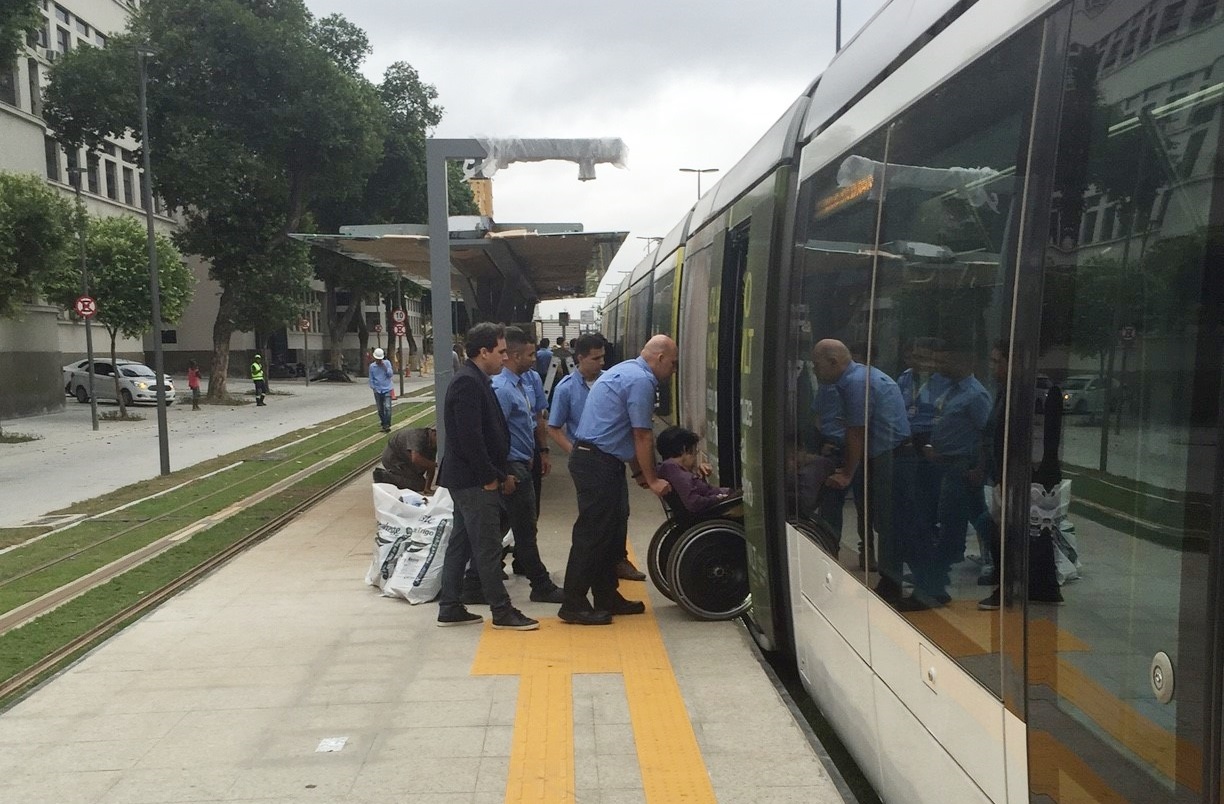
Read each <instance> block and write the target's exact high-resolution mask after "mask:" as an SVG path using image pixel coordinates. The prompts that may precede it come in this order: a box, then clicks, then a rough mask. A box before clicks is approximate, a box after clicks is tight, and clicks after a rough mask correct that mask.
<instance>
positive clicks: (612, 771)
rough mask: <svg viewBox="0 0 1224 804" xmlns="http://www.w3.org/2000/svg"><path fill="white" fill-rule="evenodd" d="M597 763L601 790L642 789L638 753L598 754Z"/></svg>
mask: <svg viewBox="0 0 1224 804" xmlns="http://www.w3.org/2000/svg"><path fill="white" fill-rule="evenodd" d="M595 763H596V765H597V767H598V768H599V789H600V790H602V791H605V792H606V791H608V790H618V789H625V788H628V789H632V790H640V789H642V770H641V768H640V767H639V766H638V757H637V754H636V753H633V754H596V756H595Z"/></svg>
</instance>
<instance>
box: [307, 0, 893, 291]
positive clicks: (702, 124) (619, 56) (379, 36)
mask: <svg viewBox="0 0 1224 804" xmlns="http://www.w3.org/2000/svg"><path fill="white" fill-rule="evenodd" d="M882 4H883V2H882V0H861V1H860V2H856V3H845V4H844V5H845V11H844V21H843V30H844V31H845V32H846V33H845V35H844V36H843V39H849V38H850V33H851V32H852V31H854V30H857V29H858V27H860V26H861V25H862V24H863V23H864V22H865V21H866V20H867V19H868V17H869V16H870V15H871V14H874V13H875V11H876V9H877V8H879V6H880V5H882ZM307 5H308V6H309V7H310V9H311V11H312V12H313V13H315V14H316V15H319V16H322V15H326V14H330V13H341V14H344V15H345V16H346V17H347V18H348V19H349V20H350V21H351V22H353V23H355V24H357V25H359V26H361V27H362V28H363V29H364V30H365V31H366V32H367V33H368V34H369V36H370V42H371V44H372V46H373V48H374V53H373V55H372V56H371V58H370V59H369V61H368V63H367V64H366V66H365V72H366V74H367V75H368V76H369V77H370V78H371V80H375V81H377V80H379V78H380V77H381V74H382V71H383V70H384V69H385V68H386V66H387V65H388V64H390V63H391V62H394V61H401V60H402V61H407V62H408V63H410V64H412V66H413V67H415V68H416V69H417V71H418V72H419V73H420V75H421V79H422V80H423V81H426V82H428V83H431V84H433V85H434V86H435V87H437V89H438V93H439V102H440V103H441V104H442V106H443V107H445V110H446V113H445V116H444V118H443V121H442V123H441V125H440V126H439V127H438V129H437V131H436V132H435V134H436V135H437V136H440V137H473V136H522V137H609V136H610V137H621V138H622V139H624V140H625V142H626V143H627V145H628V146H629V149H630V161H629V169H628V170H625V171H621V170H616V169H615V168H612V167H610V166H607V165H600V166H598V167H597V174H598V177H599V178H598V179H597V180H596V181H592V182H578V181H577V180H576V178H577V167H576V166H575V165H573V164H570V163H562V162H548V163H541V164H517V165H513V166H512V167H511V168H509V169H507V170H504V171H501V172H499V173H498V174H497V177H496V178H495V179H494V183H493V203H494V216H495V217H496V219H497V220H499V221H506V222H511V221H515V222H531V221H540V222H544V221H573V222H579V223H582V224H584V225H585V227H586V228H587V229H588V230H591V231H608V230H612V231H628V232H629V233H630V239H629V240H627V241H626V244H625V246H624V248H622V250H621V253H620V254H618V255H617V258H616V259H615V260H614V261H613V263H612V268H611V271H613V272H614V271H619V270H624V269H628V268H632V267H633V265H635V264H636V263H637V262H638V261H639V260H640V259H641V257H642V255H643V244H644V242H645V241H642V240H638V239H636V238H638V237H649V236H661V235H665V234H666V233H667V232H668V231H670V230H671V229H672V227H673V226H674V225H675V224H676V223H677V222H678V221H679V220H680V219H681V218H682V217H683V215H684V214H685V212H686V211H687V210H688V208H689V207H690V206H691V205H692V203H693V202H694V200H695V198H696V178H695V177H694V176H693V175H692V174H685V173H680V172H679V171H678V170H677V168H680V167H702V168H704V167H716V168H719V170H720V171H721V172H723V173H725V172H726V171H727V170H728V169H730V168H731V167H732V166H733V165H734V164H735V163H736V162H737V161H738V160H739V159H740V157H742V156H743V155H744V154H745V153H746V152H747V151H748V149H749V148H750V147H751V146H752V144H753V143H755V142H756V141H757V140H758V139H759V138H760V137H761V135H763V134H764V133H765V131H766V129H768V127H769V126H770V125H771V124H772V123H773V122H774V121H775V120H776V119H777V118H778V116H779V115H781V114H782V112H784V111H785V110H786V108H787V107H788V106H789V105H790V103H791V102H792V101H793V100H794V99H795V98H796V97H798V96H799V94H800V93H801V92H802V91H803V90H804V89H805V88H806V87H807V86H808V85H809V84H810V83H811V81H812V80H813V79H814V78H815V77H816V76H818V75H819V74H820V72H821V71H822V70H823V69H824V67H825V66H826V65H827V63H828V61H829V59H830V58H831V57H832V55H833V31H832V29H833V15H834V7H835V6H834V3H833V2H832V1H831V0H830V2H823V3H812V2H810V0H807V2H799V1H798V0H780V1H779V2H770V3H765V4H760V5H757V6H750V5H745V4H743V3H739V2H736V3H731V2H726V0H716V2H702V3H699V2H694V1H693V0H684V1H682V2H669V3H658V2H649V3H648V2H644V1H643V0H622V2H618V3H609V4H595V3H590V4H584V3H572V2H570V3H561V2H558V1H557V0H543V2H540V1H538V0H537V2H534V3H531V4H521V6H520V5H508V4H504V3H492V2H487V1H486V0H475V1H474V2H469V3H464V4H460V5H454V4H452V3H446V2H441V1H440V0H430V1H429V2H415V3H411V4H403V3H401V2H395V3H393V2H391V1H390V0H366V1H365V2H363V3H360V4H352V3H349V2H341V0H307ZM719 175H720V174H717V173H716V174H712V175H708V176H704V177H703V180H702V189H703V191H704V190H707V189H708V188H709V187H710V186H712V184H713V182H714V181H715V180H716V179H717V178H718V176H719Z"/></svg>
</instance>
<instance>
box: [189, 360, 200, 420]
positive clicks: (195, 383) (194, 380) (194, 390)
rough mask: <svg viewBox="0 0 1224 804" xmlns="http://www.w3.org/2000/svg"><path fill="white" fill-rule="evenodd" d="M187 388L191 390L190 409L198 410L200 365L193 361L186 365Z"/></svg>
mask: <svg viewBox="0 0 1224 804" xmlns="http://www.w3.org/2000/svg"><path fill="white" fill-rule="evenodd" d="M187 387H188V388H190V389H191V409H192V410H199V409H200V364H199V363H196V362H195V361H194V360H191V361H188V363H187Z"/></svg>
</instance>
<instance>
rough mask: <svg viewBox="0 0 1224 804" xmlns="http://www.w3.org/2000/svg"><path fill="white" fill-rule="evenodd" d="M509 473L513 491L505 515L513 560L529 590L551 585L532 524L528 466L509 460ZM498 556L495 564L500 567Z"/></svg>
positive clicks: (532, 491)
mask: <svg viewBox="0 0 1224 804" xmlns="http://www.w3.org/2000/svg"><path fill="white" fill-rule="evenodd" d="M510 473H511V474H513V475H514V480H515V486H514V493H513V494H511V495H510V496H509V497H506V517H507V519H508V520H509V523H510V529H511V530H513V531H514V560H515V562H517V564H518V566H519V568H520V569H521V570H522V571H523V574H524V575H526V576H527V580H529V581H531V586H532V588H533V589H550V588H552V585H553V582H552V579H551V578H549V577H548V568H547V567H545V566H544V562H543V561H541V560H540V547H539V543H538V542H537V541H536V535H537V533H538V532H539V529H538V528H537V526H536V511H537V508H536V496H535V486H533V485H532V483H531V469H530V468H528V466H527V464H526V463H524V462H523V461H510ZM500 565H501V564H500V559H499V561H498V566H499V567H500Z"/></svg>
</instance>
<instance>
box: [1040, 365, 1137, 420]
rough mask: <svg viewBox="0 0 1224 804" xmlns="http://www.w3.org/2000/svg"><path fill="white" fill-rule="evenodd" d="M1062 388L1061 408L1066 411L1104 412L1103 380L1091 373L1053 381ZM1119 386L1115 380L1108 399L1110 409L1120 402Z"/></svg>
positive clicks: (1093, 414)
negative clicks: (1057, 381) (1110, 396)
mask: <svg viewBox="0 0 1224 804" xmlns="http://www.w3.org/2000/svg"><path fill="white" fill-rule="evenodd" d="M1055 385H1058V386H1059V387H1060V388H1061V389H1062V395H1063V410H1064V411H1066V412H1067V413H1087V414H1089V415H1091V416H1100V415H1101V414H1103V413H1104V412H1105V380H1104V379H1103V378H1101V377H1097V376H1095V375H1092V374H1082V375H1079V376H1076V377H1068V378H1067V379H1065V380H1064V381H1062V382H1061V383H1055ZM1121 401H1122V400H1121V398H1120V396H1119V386H1118V383H1117V382H1115V383H1114V385H1113V394H1112V398H1111V399H1110V408H1111V410H1117V409H1118V405H1119V403H1121Z"/></svg>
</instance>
